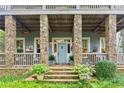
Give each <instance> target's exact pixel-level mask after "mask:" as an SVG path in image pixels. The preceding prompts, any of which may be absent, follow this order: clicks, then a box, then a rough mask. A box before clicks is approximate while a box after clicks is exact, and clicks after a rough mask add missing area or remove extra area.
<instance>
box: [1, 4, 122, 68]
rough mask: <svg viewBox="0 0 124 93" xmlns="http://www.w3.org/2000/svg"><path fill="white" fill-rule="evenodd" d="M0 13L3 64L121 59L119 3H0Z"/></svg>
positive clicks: (120, 7)
mask: <svg viewBox="0 0 124 93" xmlns="http://www.w3.org/2000/svg"><path fill="white" fill-rule="evenodd" d="M0 14H1V15H0V28H1V29H2V30H4V31H5V49H4V53H1V54H0V59H1V60H0V63H1V66H2V65H3V66H7V67H13V66H31V65H34V64H42V63H44V64H48V65H51V64H52V65H56V64H58V65H67V64H69V65H75V64H87V63H88V64H92V65H94V64H95V63H96V62H98V61H100V60H110V61H112V62H115V63H117V64H118V65H123V64H124V54H123V53H118V52H117V42H116V34H117V32H118V31H120V30H121V29H123V26H124V6H123V5H122V6H117V5H115V6H114V5H113V6H110V5H61V6H58V5H36V6H31V5H18V6H17V5H11V6H9V5H8V6H6V5H3V6H0ZM51 55H52V56H54V57H55V61H54V62H51V61H50V60H49V57H50V56H51ZM70 57H74V61H73V62H72V60H71V58H70Z"/></svg>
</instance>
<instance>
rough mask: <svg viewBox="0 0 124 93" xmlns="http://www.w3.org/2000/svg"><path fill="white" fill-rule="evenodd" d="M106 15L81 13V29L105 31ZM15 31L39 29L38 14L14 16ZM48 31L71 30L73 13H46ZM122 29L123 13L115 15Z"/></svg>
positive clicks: (0, 20)
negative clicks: (15, 22)
mask: <svg viewBox="0 0 124 93" xmlns="http://www.w3.org/2000/svg"><path fill="white" fill-rule="evenodd" d="M105 18H106V15H82V31H94V32H101V31H103V32H104V31H105ZM15 19H16V21H17V31H26V30H30V31H40V17H39V15H32V16H31V15H20V16H15ZM48 20H49V27H50V31H73V22H74V15H48ZM0 28H1V29H5V16H2V15H0ZM121 29H124V15H117V31H119V30H121Z"/></svg>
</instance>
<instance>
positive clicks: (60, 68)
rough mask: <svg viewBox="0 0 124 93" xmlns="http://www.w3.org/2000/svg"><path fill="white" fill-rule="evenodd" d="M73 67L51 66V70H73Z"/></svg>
mask: <svg viewBox="0 0 124 93" xmlns="http://www.w3.org/2000/svg"><path fill="white" fill-rule="evenodd" d="M72 70H73V67H50V71H72Z"/></svg>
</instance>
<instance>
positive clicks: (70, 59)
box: [69, 55, 74, 64]
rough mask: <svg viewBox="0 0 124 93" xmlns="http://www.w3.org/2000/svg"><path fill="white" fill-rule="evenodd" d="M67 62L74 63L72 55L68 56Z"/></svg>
mask: <svg viewBox="0 0 124 93" xmlns="http://www.w3.org/2000/svg"><path fill="white" fill-rule="evenodd" d="M69 62H70V63H71V64H73V63H74V56H73V55H72V56H70V57H69Z"/></svg>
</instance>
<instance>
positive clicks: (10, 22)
mask: <svg viewBox="0 0 124 93" xmlns="http://www.w3.org/2000/svg"><path fill="white" fill-rule="evenodd" d="M15 52H16V21H15V19H14V18H13V16H5V61H6V65H7V66H8V67H12V66H13V64H14V53H15Z"/></svg>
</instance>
